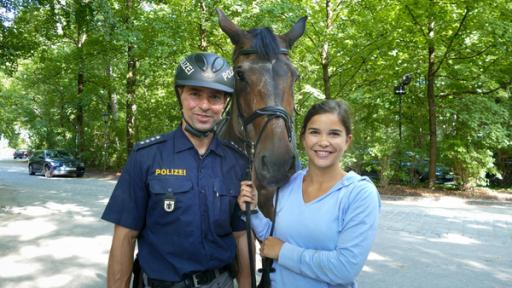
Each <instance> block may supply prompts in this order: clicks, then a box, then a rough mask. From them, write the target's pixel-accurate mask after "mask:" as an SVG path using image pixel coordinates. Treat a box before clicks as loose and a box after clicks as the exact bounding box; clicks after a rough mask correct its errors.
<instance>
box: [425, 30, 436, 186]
mask: <svg viewBox="0 0 512 288" xmlns="http://www.w3.org/2000/svg"><path fill="white" fill-rule="evenodd" d="M428 37H429V42H428V74H427V98H428V118H429V135H430V155H429V156H430V159H429V163H428V168H429V170H428V171H429V172H428V187H429V188H432V187H434V184H435V182H436V162H437V125H436V101H435V100H436V99H435V91H434V87H435V76H436V75H435V74H436V67H435V65H436V62H435V51H436V50H435V46H434V45H435V44H434V21H433V20H431V22H430V23H429V25H428Z"/></svg>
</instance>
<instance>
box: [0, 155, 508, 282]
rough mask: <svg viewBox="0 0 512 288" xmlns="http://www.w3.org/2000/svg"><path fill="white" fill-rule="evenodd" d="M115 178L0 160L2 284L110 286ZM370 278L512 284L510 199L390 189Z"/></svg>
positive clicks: (367, 271)
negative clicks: (48, 172) (400, 195)
mask: <svg viewBox="0 0 512 288" xmlns="http://www.w3.org/2000/svg"><path fill="white" fill-rule="evenodd" d="M114 184H115V183H114V182H112V181H105V180H100V179H87V178H82V179H75V178H52V179H45V178H44V177H41V176H28V174H27V171H26V164H25V163H23V162H20V161H12V160H11V161H0V287H1V288H3V287H5V288H14V287H16V288H18V287H22V288H24V287H45V288H46V287H59V288H60V287H86V288H93V287H94V288H96V287H104V286H105V271H106V260H107V257H108V250H109V248H110V241H111V233H112V225H110V224H109V223H105V222H103V221H101V220H99V216H100V215H101V212H102V211H103V207H104V205H105V203H106V201H107V200H108V197H109V196H110V193H111V191H112V188H113V186H114ZM382 204H383V206H382V213H381V223H380V227H379V231H378V234H377V239H376V242H375V245H374V249H373V251H372V253H371V255H370V258H369V260H368V262H367V265H366V266H365V267H364V270H363V272H362V273H361V275H360V277H359V284H360V287H362V288H383V287H386V288H402V287H403V288H405V287H407V288H410V287H413V288H414V287H418V288H423V287H425V288H426V287H436V288H444V287H446V288H448V287H449V288H469V287H495V288H498V287H499V288H505V287H512V205H510V204H508V205H507V204H506V203H497V202H476V201H463V200H460V199H457V198H440V199H433V198H426V199H422V198H417V199H385V200H383V202H382Z"/></svg>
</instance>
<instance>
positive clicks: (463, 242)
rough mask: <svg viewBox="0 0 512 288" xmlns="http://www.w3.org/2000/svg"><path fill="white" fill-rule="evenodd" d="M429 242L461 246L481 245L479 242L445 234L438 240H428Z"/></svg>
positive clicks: (457, 235) (458, 235)
mask: <svg viewBox="0 0 512 288" xmlns="http://www.w3.org/2000/svg"><path fill="white" fill-rule="evenodd" d="M429 241H431V242H441V243H452V244H461V245H474V244H481V242H480V241H478V240H475V239H472V238H469V237H466V236H463V235H460V234H455V233H445V234H443V235H441V237H440V238H439V239H429Z"/></svg>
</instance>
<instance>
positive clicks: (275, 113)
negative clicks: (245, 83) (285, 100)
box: [233, 48, 293, 169]
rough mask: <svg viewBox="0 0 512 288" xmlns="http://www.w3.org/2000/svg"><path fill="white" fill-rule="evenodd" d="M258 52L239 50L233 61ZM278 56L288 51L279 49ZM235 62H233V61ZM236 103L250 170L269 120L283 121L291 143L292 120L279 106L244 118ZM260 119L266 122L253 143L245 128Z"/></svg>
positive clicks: (257, 111) (258, 110) (267, 107)
mask: <svg viewBox="0 0 512 288" xmlns="http://www.w3.org/2000/svg"><path fill="white" fill-rule="evenodd" d="M257 53H258V51H257V50H256V49H252V48H247V49H241V50H239V51H238V53H237V54H236V55H235V57H234V59H233V60H236V58H238V56H240V55H251V54H257ZM279 53H280V54H284V55H288V49H284V48H281V49H279ZM233 62H235V61H233ZM235 101H236V106H237V107H236V109H237V111H238V119H239V120H240V122H241V123H240V124H241V128H242V132H243V136H242V141H243V142H244V149H243V151H244V152H245V154H246V155H247V156H248V158H249V162H250V163H249V165H250V166H249V167H250V168H249V169H252V164H253V160H254V155H255V153H256V149H257V147H258V144H259V142H260V140H261V136H262V135H263V132H264V131H265V129H266V128H267V126H268V123H269V122H270V120H273V119H275V118H281V119H283V121H284V124H285V126H286V133H287V135H288V142H289V143H292V141H293V138H292V127H293V120H292V117H291V116H290V114H288V111H286V110H285V109H284V108H283V107H281V106H266V107H263V108H260V109H257V110H256V111H254V112H252V113H251V114H250V115H249V116H247V117H245V116H244V115H243V114H242V110H241V109H240V101H238V99H235ZM260 117H266V118H267V121H266V122H265V124H264V125H263V128H262V129H261V131H260V132H259V134H258V136H257V137H256V141H255V142H253V141H251V140H250V137H249V134H248V131H247V128H248V127H249V126H250V125H251V124H252V123H253V122H254V121H255V120H256V119H258V118H260Z"/></svg>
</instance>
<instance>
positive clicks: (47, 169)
mask: <svg viewBox="0 0 512 288" xmlns="http://www.w3.org/2000/svg"><path fill="white" fill-rule="evenodd" d="M52 176H53V175H52V170H51V169H50V167H48V166H44V177H46V178H52Z"/></svg>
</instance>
